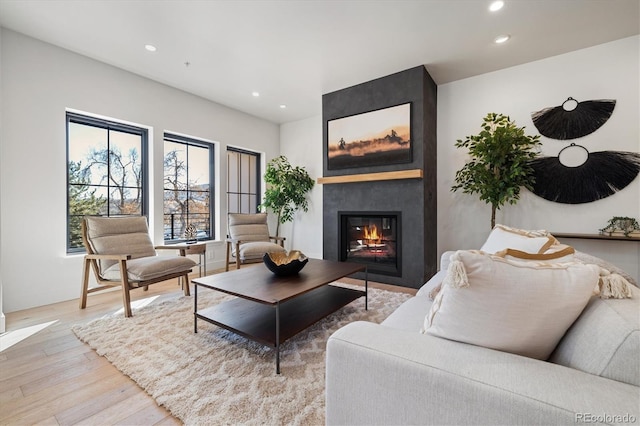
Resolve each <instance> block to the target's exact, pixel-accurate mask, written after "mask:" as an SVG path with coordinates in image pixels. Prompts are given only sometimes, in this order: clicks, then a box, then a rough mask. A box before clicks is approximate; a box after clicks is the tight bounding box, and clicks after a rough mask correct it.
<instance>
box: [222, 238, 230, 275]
mask: <svg viewBox="0 0 640 426" xmlns="http://www.w3.org/2000/svg"><path fill="white" fill-rule="evenodd" d="M230 251H231V242H230V241H227V261H226V262H225V264H224V270H225V272H226V271H229V254H230Z"/></svg>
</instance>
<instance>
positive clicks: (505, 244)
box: [480, 225, 556, 254]
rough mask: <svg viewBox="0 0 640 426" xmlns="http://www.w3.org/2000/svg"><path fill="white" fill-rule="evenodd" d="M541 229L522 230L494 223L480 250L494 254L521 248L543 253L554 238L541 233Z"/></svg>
mask: <svg viewBox="0 0 640 426" xmlns="http://www.w3.org/2000/svg"><path fill="white" fill-rule="evenodd" d="M542 233H543V231H524V230H519V229H515V228H509V227H506V226H504V225H496V226H495V227H494V228H493V229H492V230H491V233H490V234H489V237H487V241H485V243H484V244H483V245H482V247H481V248H480V250H482V251H483V252H485V253H490V254H495V253H497V252H499V251H502V250H506V249H515V250H521V251H524V252H527V253H544V252H545V251H546V250H547V249H549V247H551V245H552V244H554V243H555V242H556V239H555V238H554V237H553V236H552V235H550V234H547V235H542Z"/></svg>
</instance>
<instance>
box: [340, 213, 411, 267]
mask: <svg viewBox="0 0 640 426" xmlns="http://www.w3.org/2000/svg"><path fill="white" fill-rule="evenodd" d="M338 215H339V223H340V227H339V234H340V235H339V236H338V240H339V241H340V260H341V261H343V262H355V263H363V264H366V265H367V269H368V271H369V272H371V273H377V274H383V275H390V276H400V275H401V271H402V268H401V253H400V251H401V247H402V244H401V240H400V218H401V213H400V212H339V213H338Z"/></svg>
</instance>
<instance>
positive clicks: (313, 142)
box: [280, 116, 322, 259]
mask: <svg viewBox="0 0 640 426" xmlns="http://www.w3.org/2000/svg"><path fill="white" fill-rule="evenodd" d="M280 151H281V153H282V155H284V156H286V157H287V158H288V159H289V162H290V163H291V164H292V165H293V166H301V167H304V168H305V169H306V170H307V172H308V173H309V175H310V176H311V178H312V179H313V180H314V181H316V184H315V185H314V187H313V189H312V190H311V193H310V194H309V197H308V198H309V211H308V212H303V211H301V210H300V211H298V212H297V213H296V215H295V218H294V221H293V222H289V223H286V224H284V225H282V226H281V232H280V233H281V235H283V236H285V237H287V240H286V246H285V247H286V248H287V250H300V251H301V252H303V253H304V254H306V255H307V256H309V257H315V258H320V259H321V258H322V185H319V184H318V183H317V179H318V178H319V177H321V176H322V117H321V116H315V117H311V118H307V119H304V120H300V121H295V122H291V123H286V124H283V125H282V126H280Z"/></svg>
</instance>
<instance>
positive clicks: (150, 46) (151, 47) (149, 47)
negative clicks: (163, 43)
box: [144, 44, 158, 52]
mask: <svg viewBox="0 0 640 426" xmlns="http://www.w3.org/2000/svg"><path fill="white" fill-rule="evenodd" d="M144 48H145V49H147V50H148V51H149V52H155V51H156V50H158V49H156V47H155V46H154V45H153V44H145V45H144Z"/></svg>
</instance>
